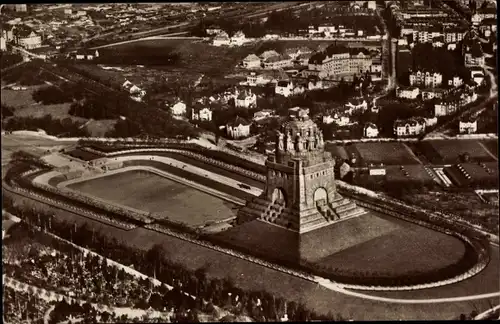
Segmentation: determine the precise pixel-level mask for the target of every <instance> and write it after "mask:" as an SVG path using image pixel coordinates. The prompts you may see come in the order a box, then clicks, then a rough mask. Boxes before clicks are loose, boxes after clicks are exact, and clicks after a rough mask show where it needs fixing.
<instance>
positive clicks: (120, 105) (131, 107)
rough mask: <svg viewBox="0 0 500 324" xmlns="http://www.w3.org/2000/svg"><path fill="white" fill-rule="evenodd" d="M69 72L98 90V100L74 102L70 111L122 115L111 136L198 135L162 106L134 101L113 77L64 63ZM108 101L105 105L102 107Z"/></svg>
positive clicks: (90, 115)
mask: <svg viewBox="0 0 500 324" xmlns="http://www.w3.org/2000/svg"><path fill="white" fill-rule="evenodd" d="M61 64H63V66H64V67H65V68H66V69H67V70H68V73H76V74H77V75H80V76H83V77H85V78H87V79H88V81H85V87H86V88H87V89H89V90H92V91H94V92H96V93H97V95H95V96H94V98H95V99H92V98H90V99H89V98H87V99H86V101H84V102H82V103H75V104H73V105H72V107H71V111H70V113H71V114H73V115H75V116H78V117H85V118H93V119H102V118H120V119H119V120H118V122H117V123H116V124H115V128H114V129H113V130H112V131H110V132H109V133H108V134H106V136H108V137H135V136H143V137H152V138H165V137H170V138H173V137H178V136H180V137H184V138H187V137H196V136H197V135H198V133H199V132H198V130H196V129H195V128H194V127H193V126H192V125H191V124H189V123H188V122H186V121H182V120H177V119H174V118H173V117H172V115H171V114H170V113H169V112H166V111H164V110H162V109H160V107H158V106H155V105H152V104H149V103H144V102H136V101H134V100H132V99H131V98H130V96H129V94H128V93H127V92H125V91H123V90H122V89H121V84H120V83H119V82H117V81H116V80H114V79H111V78H110V79H102V78H101V77H99V76H96V75H93V74H91V73H89V72H86V71H84V70H82V69H79V68H78V67H76V66H74V65H71V64H68V63H61ZM103 103H105V107H104V106H103Z"/></svg>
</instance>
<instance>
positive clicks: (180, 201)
mask: <svg viewBox="0 0 500 324" xmlns="http://www.w3.org/2000/svg"><path fill="white" fill-rule="evenodd" d="M68 187H69V188H71V189H73V190H78V191H81V192H83V193H87V194H90V195H92V196H95V197H99V198H101V199H104V200H108V201H110V202H112V203H116V204H121V205H124V206H128V207H132V208H135V209H140V210H144V211H147V212H150V213H155V215H158V216H160V217H163V218H168V219H170V220H173V221H175V222H182V223H184V224H186V225H189V226H193V227H198V226H203V225H205V224H206V223H207V222H213V221H218V220H223V219H227V218H230V217H234V216H236V212H237V210H238V208H237V206H236V205H235V204H232V203H229V202H226V201H224V200H222V199H219V198H217V197H214V196H211V195H209V194H206V193H204V192H201V191H199V190H196V189H193V188H191V187H188V186H186V185H183V184H180V183H178V182H175V181H173V180H170V179H167V178H164V177H162V176H159V175H157V174H154V173H151V172H148V171H138V170H136V171H125V172H121V173H117V174H113V175H109V176H105V177H101V178H97V179H92V180H89V181H83V182H79V183H75V184H71V185H69V186H68Z"/></svg>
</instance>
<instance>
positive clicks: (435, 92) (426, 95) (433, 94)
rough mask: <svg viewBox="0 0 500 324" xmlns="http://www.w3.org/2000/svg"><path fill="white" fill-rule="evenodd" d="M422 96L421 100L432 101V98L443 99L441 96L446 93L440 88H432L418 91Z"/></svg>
mask: <svg viewBox="0 0 500 324" xmlns="http://www.w3.org/2000/svg"><path fill="white" fill-rule="evenodd" d="M420 93H421V94H422V100H432V99H434V98H438V99H439V98H443V96H444V95H445V94H446V93H447V91H446V90H445V89H442V88H434V89H422V90H420Z"/></svg>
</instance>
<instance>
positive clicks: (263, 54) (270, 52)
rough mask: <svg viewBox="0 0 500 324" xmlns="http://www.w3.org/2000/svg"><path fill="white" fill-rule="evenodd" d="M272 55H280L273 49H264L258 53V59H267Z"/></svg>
mask: <svg viewBox="0 0 500 324" xmlns="http://www.w3.org/2000/svg"><path fill="white" fill-rule="evenodd" d="M273 56H280V54H279V53H278V52H276V51H274V50H269V51H265V52H263V53H262V54H260V55H259V57H260V59H261V60H263V61H264V60H267V59H268V58H270V57H273Z"/></svg>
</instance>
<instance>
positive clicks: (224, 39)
mask: <svg viewBox="0 0 500 324" xmlns="http://www.w3.org/2000/svg"><path fill="white" fill-rule="evenodd" d="M212 44H213V45H214V46H229V45H230V44H231V39H230V38H229V36H228V35H227V34H226V33H220V34H218V35H217V36H215V37H214V39H213V43H212Z"/></svg>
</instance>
